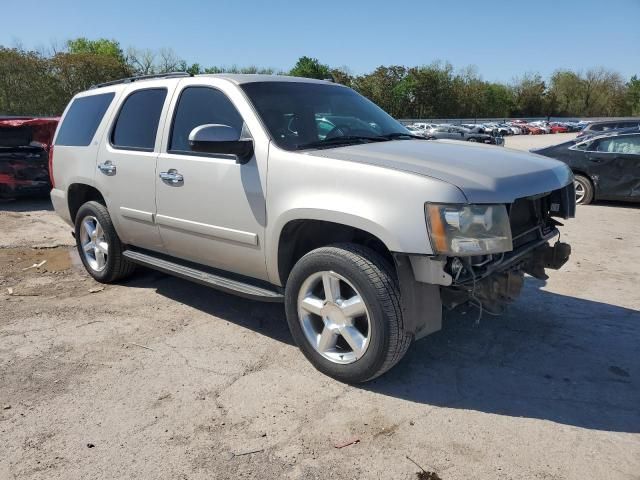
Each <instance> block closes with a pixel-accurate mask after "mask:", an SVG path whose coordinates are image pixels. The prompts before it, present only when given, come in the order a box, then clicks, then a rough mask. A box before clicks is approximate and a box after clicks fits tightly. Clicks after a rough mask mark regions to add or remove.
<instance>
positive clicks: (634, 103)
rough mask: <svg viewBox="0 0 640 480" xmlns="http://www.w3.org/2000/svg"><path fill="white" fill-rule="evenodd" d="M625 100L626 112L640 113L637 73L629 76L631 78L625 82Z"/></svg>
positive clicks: (639, 86)
mask: <svg viewBox="0 0 640 480" xmlns="http://www.w3.org/2000/svg"><path fill="white" fill-rule="evenodd" d="M625 102H626V112H625V113H626V114H628V115H634V116H637V115H640V78H638V76H637V75H634V76H633V77H631V80H629V82H628V83H627V93H626V95H625Z"/></svg>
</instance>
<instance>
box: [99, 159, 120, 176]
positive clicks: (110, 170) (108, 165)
mask: <svg viewBox="0 0 640 480" xmlns="http://www.w3.org/2000/svg"><path fill="white" fill-rule="evenodd" d="M98 169H99V170H100V171H101V172H102V173H104V174H105V175H108V176H113V175H115V174H116V166H115V165H114V164H113V163H112V162H111V160H107V161H106V162H104V163H99V164H98Z"/></svg>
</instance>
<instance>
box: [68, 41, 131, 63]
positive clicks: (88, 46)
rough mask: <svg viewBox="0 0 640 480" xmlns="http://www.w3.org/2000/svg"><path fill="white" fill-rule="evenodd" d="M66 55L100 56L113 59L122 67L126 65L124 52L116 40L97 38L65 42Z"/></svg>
mask: <svg viewBox="0 0 640 480" xmlns="http://www.w3.org/2000/svg"><path fill="white" fill-rule="evenodd" d="M67 51H68V53H81V54H90V55H101V56H106V57H112V58H115V59H116V60H117V61H118V62H120V63H122V64H123V65H125V64H126V60H125V57H124V52H123V51H122V48H120V43H119V42H117V41H116V40H109V39H107V38H98V39H97V40H89V39H88V38H85V37H79V38H75V39H73V40H67Z"/></svg>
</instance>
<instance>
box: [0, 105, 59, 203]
mask: <svg viewBox="0 0 640 480" xmlns="http://www.w3.org/2000/svg"><path fill="white" fill-rule="evenodd" d="M58 120H59V118H33V117H26V118H25V117H21V118H0V198H15V197H21V196H30V195H33V196H40V195H47V194H48V193H49V192H50V191H51V181H50V178H49V151H50V149H51V141H52V140H53V134H54V132H55V131H56V127H57V125H58Z"/></svg>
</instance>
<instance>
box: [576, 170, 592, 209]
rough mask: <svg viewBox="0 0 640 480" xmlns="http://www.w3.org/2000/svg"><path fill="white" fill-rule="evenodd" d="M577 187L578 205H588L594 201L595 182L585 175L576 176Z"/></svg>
mask: <svg viewBox="0 0 640 480" xmlns="http://www.w3.org/2000/svg"><path fill="white" fill-rule="evenodd" d="M574 182H575V188H576V203H577V204H578V205H588V204H590V203H591V202H592V201H593V184H592V183H591V180H589V178H587V177H585V176H584V175H575V176H574Z"/></svg>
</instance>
